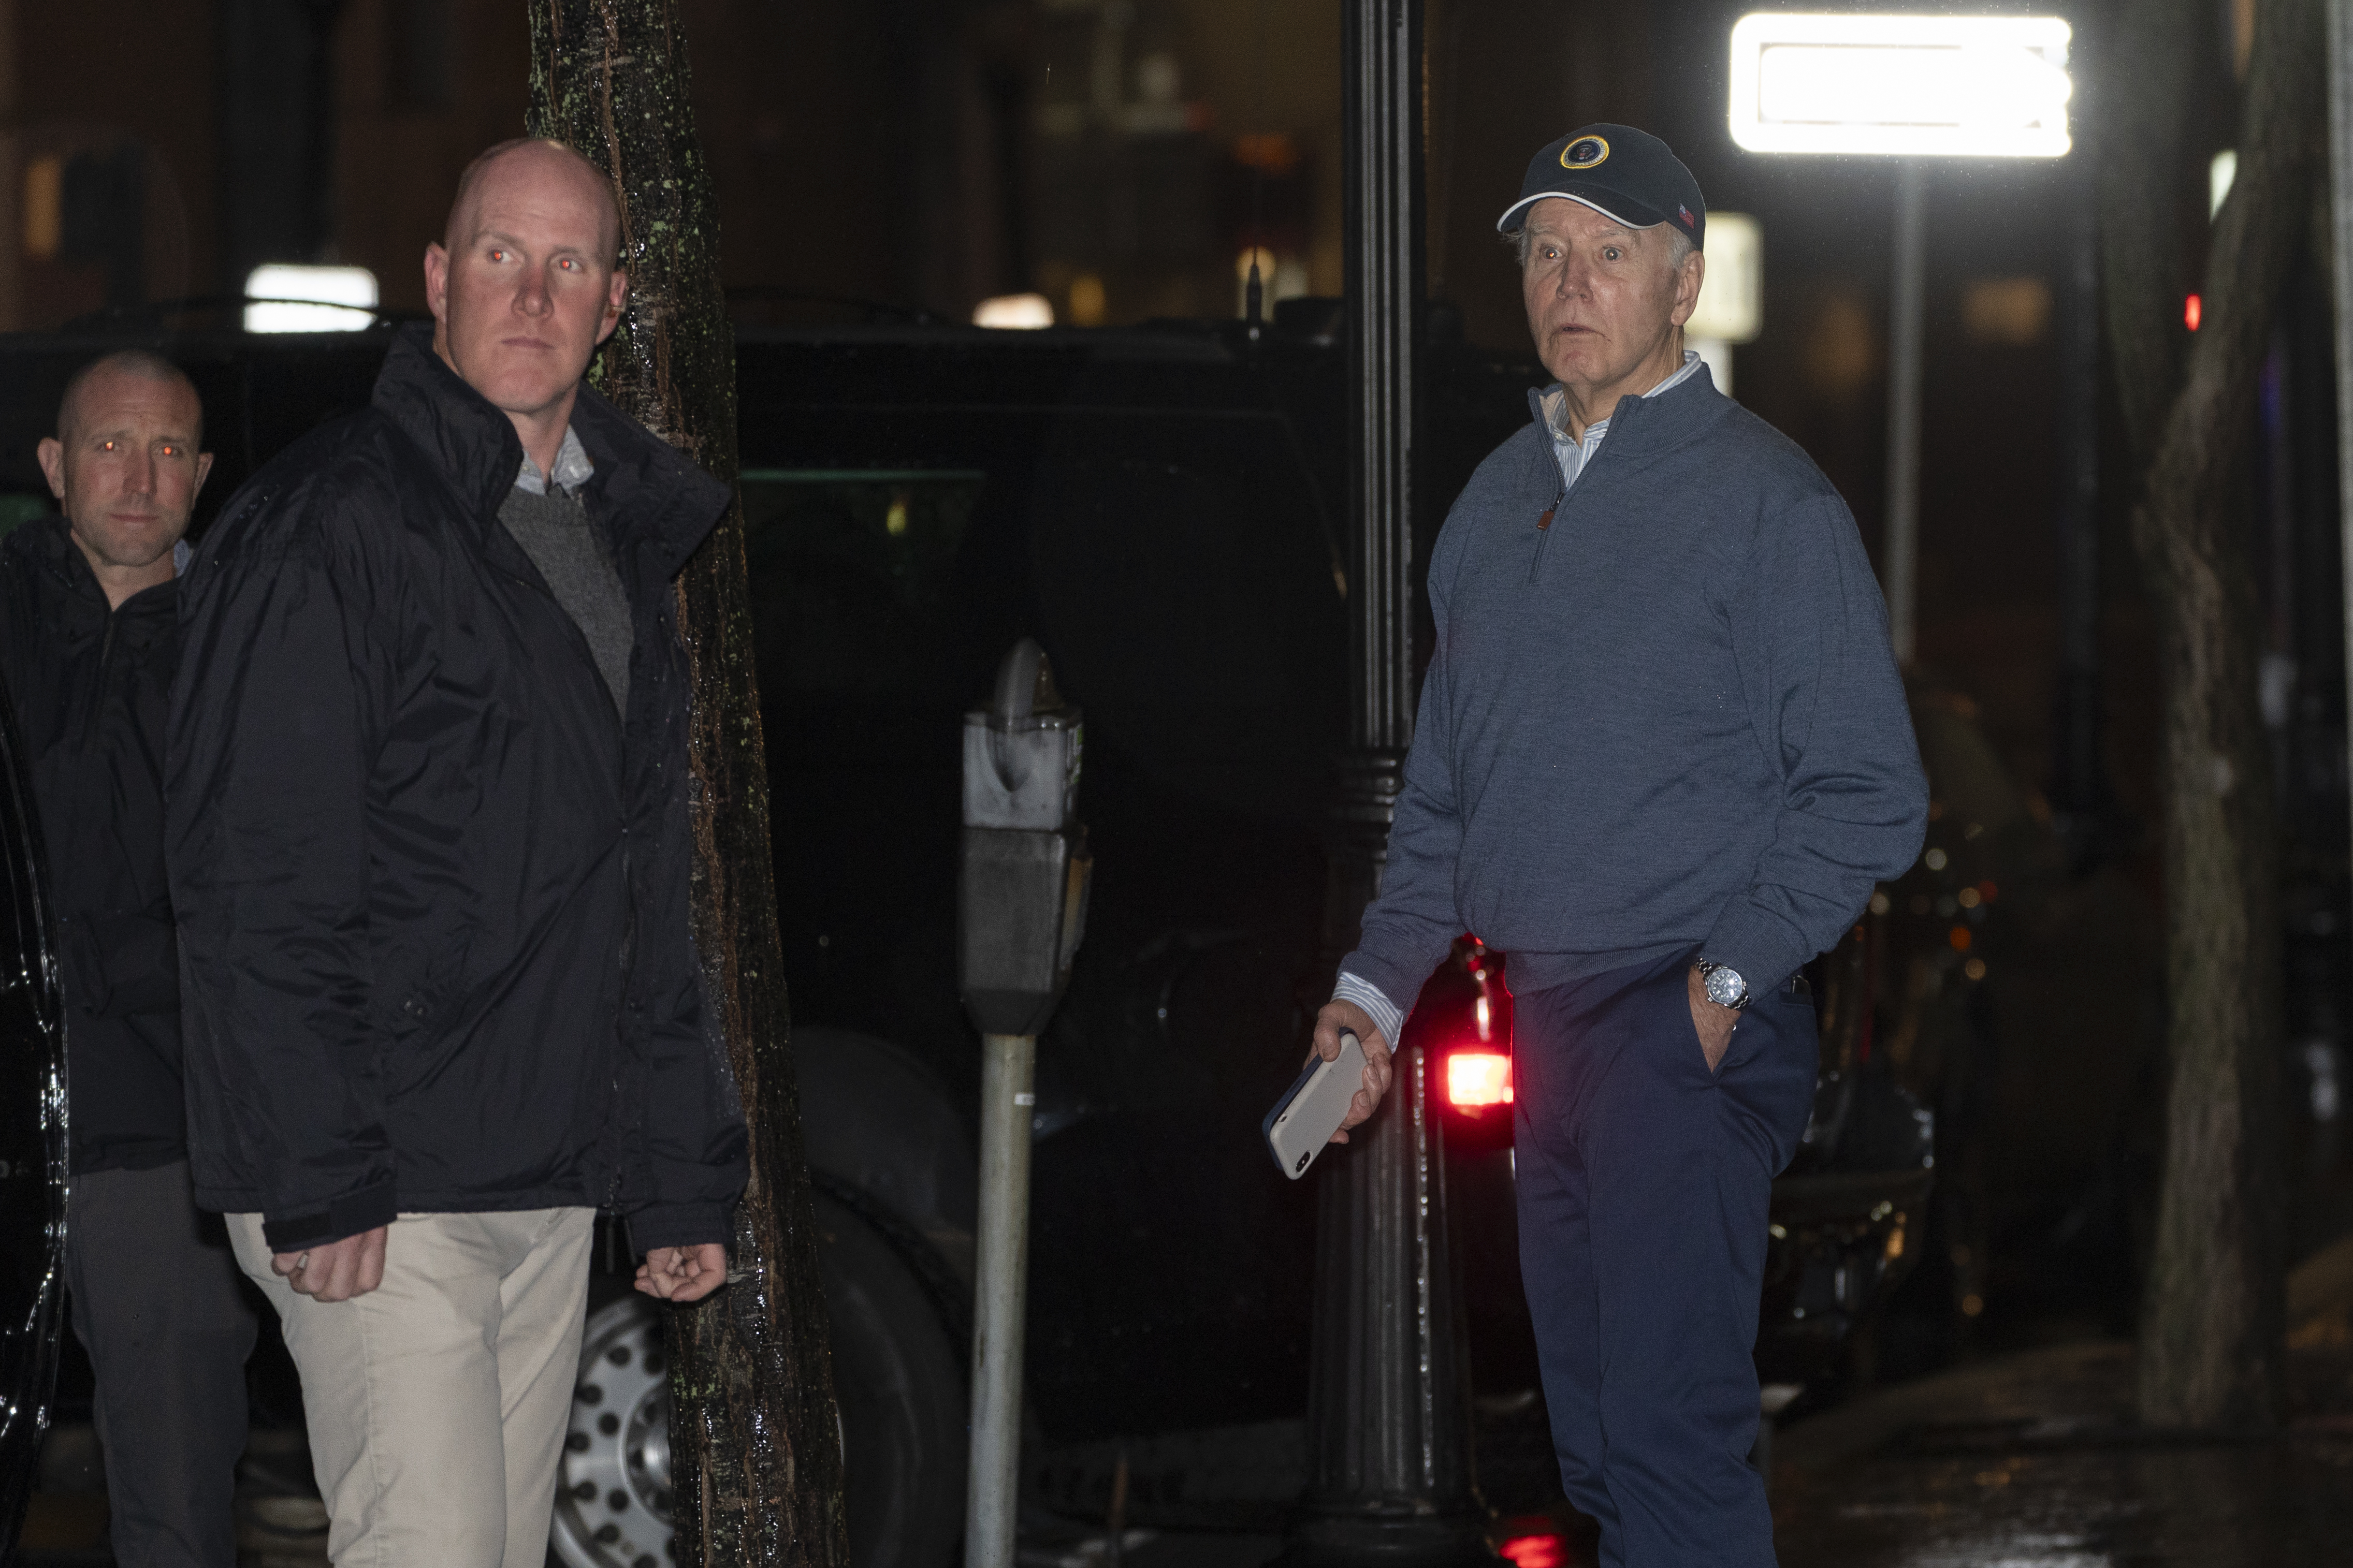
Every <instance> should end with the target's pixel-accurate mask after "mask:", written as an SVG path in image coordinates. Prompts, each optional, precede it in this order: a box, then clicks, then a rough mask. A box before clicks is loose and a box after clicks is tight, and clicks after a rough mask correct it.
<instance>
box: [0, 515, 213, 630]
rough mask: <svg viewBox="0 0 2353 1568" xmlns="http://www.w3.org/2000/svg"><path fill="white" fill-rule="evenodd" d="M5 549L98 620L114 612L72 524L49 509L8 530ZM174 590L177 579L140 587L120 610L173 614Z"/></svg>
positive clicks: (135, 613)
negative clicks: (148, 586) (11, 551)
mask: <svg viewBox="0 0 2353 1568" xmlns="http://www.w3.org/2000/svg"><path fill="white" fill-rule="evenodd" d="M6 548H8V549H10V550H13V551H16V552H19V553H20V554H22V555H24V556H25V557H26V559H27V560H28V561H29V562H30V563H32V566H33V569H34V570H35V571H37V572H39V573H41V574H43V575H45V576H47V578H48V579H49V581H50V583H51V584H53V585H54V586H55V587H56V588H57V589H58V592H60V593H62V594H64V595H66V596H67V597H68V598H69V599H70V600H72V601H73V602H74V603H75V604H76V605H79V606H81V607H82V608H85V609H87V610H89V611H90V613H91V614H92V615H95V616H99V617H100V618H101V619H103V618H104V617H106V616H110V615H112V614H113V613H114V611H115V606H113V605H109V604H108V603H107V602H106V590H105V589H103V588H101V587H100V586H99V584H98V574H97V573H95V572H93V571H91V570H90V559H89V557H87V556H85V555H84V554H82V552H81V546H80V545H79V544H76V543H75V542H74V538H73V525H72V524H70V523H69V522H68V521H66V520H65V518H64V517H63V516H62V515H60V514H58V513H57V512H51V513H49V514H48V515H47V516H46V517H37V518H34V519H32V520H31V521H27V522H24V523H20V524H18V525H17V527H16V529H15V530H14V531H11V532H10V533H9V535H8V539H7V544H6ZM177 590H178V584H177V582H176V580H174V581H173V582H165V583H158V584H155V585H154V586H153V587H150V588H142V589H140V590H139V592H137V593H136V594H133V595H131V597H129V598H127V599H125V600H123V601H122V604H121V611H122V613H123V614H124V615H125V616H129V617H132V618H137V617H139V616H144V615H146V614H148V613H150V612H151V611H160V612H161V613H163V614H164V615H165V616H174V615H175V614H176V604H175V600H176V596H177Z"/></svg>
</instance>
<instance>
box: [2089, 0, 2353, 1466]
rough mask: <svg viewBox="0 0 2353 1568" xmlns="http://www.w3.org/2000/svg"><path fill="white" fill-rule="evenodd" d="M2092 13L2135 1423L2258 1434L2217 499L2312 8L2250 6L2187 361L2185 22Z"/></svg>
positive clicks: (2256, 1303) (2292, 170)
mask: <svg viewBox="0 0 2353 1568" xmlns="http://www.w3.org/2000/svg"><path fill="white" fill-rule="evenodd" d="M2111 15H2112V16H2114V17H2115V20H2116V26H2117V29H2118V32H2119V34H2120V35H2121V36H2120V37H2119V38H2118V40H2117V47H2116V56H2115V58H2116V59H2117V60H2118V62H2119V67H2120V68H2119V69H2118V71H2117V72H2116V73H2115V78H2114V80H2115V84H2116V85H2115V90H2116V91H2118V92H2119V93H2131V94H2134V95H2135V100H2134V101H2130V102H2128V103H2125V104H2120V105H2119V106H2118V108H2119V112H2118V113H2117V114H2116V116H2115V118H2114V121H2113V122H2112V123H2113V124H2114V125H2115V127H2116V130H2115V131H2114V132H2111V133H2110V134H2109V135H2108V136H2107V137H2105V138H2104V141H2103V146H2104V148H2105V151H2106V153H2107V163H2106V165H2105V169H2104V172H2103V184H2104V187H2105V190H2104V199H2103V202H2102V209H2103V221H2104V224H2105V226H2106V228H2105V232H2106V260H2105V272H2106V276H2107V285H2108V290H2109V320H2110V328H2111V338H2112V342H2113V343H2114V347H2115V354H2116V366H2117V372H2118V388H2119V395H2120V397H2121V400H2122V402H2123V404H2124V407H2125V413H2126V425H2127V426H2128V428H2129V429H2130V431H2131V434H2132V437H2133V439H2134V443H2135V447H2136V455H2137V457H2138V458H2142V459H2143V460H2145V461H2146V463H2147V468H2146V475H2147V480H2146V488H2145V490H2144V492H2143V494H2142V496H2141V497H2140V499H2139V501H2138V504H2137V506H2136V508H2135V510H2134V513H2133V545H2134V549H2135V551H2136V552H2137V554H2138V556H2139V558H2140V563H2141V569H2142V572H2143V574H2144V575H2145V577H2146V579H2147V585H2148V590H2149V594H2150V596H2151V598H2152V599H2153V600H2154V601H2155V604H2156V608H2157V612H2158V642H2159V648H2160V661H2159V662H2160V668H2161V669H2162V672H2163V677H2164V680H2165V707H2164V714H2165V719H2164V752H2163V758H2162V763H2161V766H2162V769H2163V781H2164V785H2165V815H2164V832H2163V844H2164V853H2165V868H2166V914H2167V926H2168V938H2167V970H2168V1020H2167V1040H2166V1044H2167V1050H2168V1062H2169V1072H2168V1090H2167V1104H2166V1161H2165V1173H2164V1179H2163V1186H2162V1189H2161V1191H2160V1194H2159V1198H2158V1227H2157V1237H2156V1245H2155V1250H2154V1253H2153V1256H2152V1258H2151V1259H2150V1263H2149V1272H2148V1279H2147V1287H2146V1294H2145V1296H2144V1299H2143V1303H2142V1313H2141V1332H2140V1370H2139V1391H2138V1392H2139V1407H2140V1415H2141V1419H2142V1420H2143V1421H2144V1422H2146V1423H2147V1424H2149V1425H2151V1426H2170V1427H2206V1428H2214V1427H2248V1426H2265V1425H2268V1424H2269V1423H2271V1422H2272V1421H2273V1420H2274V1419H2275V1418H2276V1415H2277V1412H2278V1406H2279V1399H2280V1393H2281V1387H2280V1371H2281V1360H2282V1355H2283V1345H2282V1337H2281V1336H2282V1317H2283V1313H2282V1289H2283V1280H2282V1267H2283V1257H2282V1237H2281V1234H2280V1228H2279V1198H2280V1183H2279V1175H2278V1169H2277V1167H2278V1161H2279V1140H2280V1135H2281V1123H2282V1107H2281V1104H2280V1093H2281V1087H2280V1071H2279V1040H2278V1020H2279V988H2280V973H2279V969H2280V955H2279V918H2280V917H2279V907H2278V887H2277V869H2276V847H2275V844H2274V822H2273V814H2272V798H2271V781H2270V777H2269V773H2270V770H2269V766H2268V755H2267V750H2266V747H2265V743H2264V736H2263V721H2262V717H2261V708H2260V704H2259V702H2258V700H2257V695H2256V650H2257V648H2258V647H2260V646H2261V622H2260V618H2259V613H2258V609H2257V605H2256V600H2255V593H2254V585H2253V577H2252V574H2251V572H2250V570H2249V563H2248V557H2247V552H2246V540H2245V538H2244V537H2243V535H2244V530H2243V528H2241V527H2238V526H2237V525H2238V524H2239V523H2240V521H2241V520H2242V517H2243V513H2242V511H2240V510H2239V509H2238V508H2237V507H2236V506H2235V505H2234V504H2233V498H2234V495H2235V493H2236V490H2237V489H2238V488H2239V483H2238V482H2239V480H2240V479H2241V463H2242V458H2243V455H2244V448H2245V446H2246V437H2247V433H2248V429H2249V426H2250V425H2251V424H2252V422H2253V412H2254V397H2255V386H2256V377H2257V374H2258V373H2259V371H2260V370H2261V367H2262V364H2263V355H2264V352H2265V349H2266V347H2267V345H2268V343H2269V341H2270V333H2271V324H2272V318H2273V313H2274V308H2275V305H2276V302H2277V300H2278V299H2279V296H2280V293H2281V290H2282V288H2283V286H2284V282H2285V280H2286V276H2287V271H2288V268H2289V266H2290V265H2291V263H2292V262H2293V261H2294V259H2295V254H2296V249H2297V247H2298V246H2299V245H2300V244H2301V242H2302V240H2303V238H2304V237H2305V235H2306V233H2307V232H2308V229H2309V221H2308V217H2309V215H2308V204H2309V203H2310V202H2311V201H2312V199H2313V196H2314V153H2315V152H2316V139H2317V136H2318V132H2319V128H2320V123H2321V113H2322V107H2323V106H2322V95H2321V73H2320V59H2321V47H2320V43H2321V40H2320V26H2319V11H2318V8H2317V5H2316V0H2263V6H2262V8H2261V11H2260V13H2259V16H2258V19H2257V24H2256V37H2255V45H2254V53H2253V59H2252V61H2251V63H2250V67H2249V70H2248V76H2247V81H2246V84H2245V94H2244V100H2243V106H2242V114H2241V121H2240V128H2239V137H2238V153H2239V163H2238V175H2237V179H2236V180H2235V182H2234V183H2233V184H2232V189H2231V195H2230V198H2229V200H2228V201H2227V202H2225V203H2224V205H2223V207H2222V210H2221V214H2220V215H2219V217H2218V219H2217V221H2216V222H2215V225H2214V227H2213V232H2212V237H2211V251H2210V260H2209V263H2208V269H2207V277H2206V282H2205V287H2204V289H2202V291H2201V299H2202V304H2203V310H2202V321H2201V323H2200V330H2199V331H2198V332H2197V333H2196V335H2195V336H2194V337H2192V338H2190V340H2189V343H2188V345H2187V353H2186V354H2184V353H2182V352H2181V345H2180V344H2179V337H2178V335H2177V334H2179V331H2180V329H2179V328H2176V327H2174V326H2173V325H2172V323H2173V322H2175V321H2179V320H2180V319H2181V317H2180V310H2181V296H2180V294H2179V291H2178V289H2176V288H2171V287H2167V286H2166V283H2165V281H2164V279H2165V276H2166V273H2167V271H2168V268H2165V267H2164V266H2163V264H2162V262H2161V260H2153V259H2152V258H2163V257H2165V256H2167V255H2169V254H2176V253H2178V237H2179V228H2178V224H2179V217H2180V212H2181V207H2180V202H2179V193H2180V190H2181V187H2182V185H2183V184H2184V182H2183V181H2182V179H2181V178H2180V171H2181V168H2182V163H2181V162H2180V159H2179V153H2180V151H2181V148H2180V147H2179V141H2180V138H2179V135H2178V134H2171V135H2168V132H2167V131H2166V128H2165V122H2166V121H2167V120H2168V118H2171V119H2173V120H2175V121H2178V119H2179V115H2180V113H2181V104H2182V102H2183V100H2184V99H2185V98H2186V96H2187V95H2186V94H2185V93H2184V92H2183V91H2182V90H2181V89H2183V88H2184V87H2185V86H2186V85H2187V82H2188V79H2189V68H2188V56H2187V54H2186V52H2185V51H2186V50H2187V49H2188V48H2189V47H2190V41H2191V40H2192V39H2194V38H2195V37H2198V36H2199V35H2198V32H2197V29H2196V27H2195V26H2193V25H2192V24H2193V21H2194V20H2196V19H2202V18H2203V16H2204V12H2203V10H2202V8H2200V7H2197V6H2194V5H2179V4H2169V5H2123V6H2120V7H2117V8H2116V10H2115V11H2113V12H2112V13H2111ZM2168 35H2170V36H2168ZM2132 67H2137V70H2136V69H2133V68H2132ZM2198 162H2199V163H2200V165H2201V166H2202V162H2203V161H2202V159H2201V160H2199V161H2198ZM2168 340H2170V341H2168ZM2176 365H2179V367H2180V369H2179V373H2178V374H2176V373H2175V372H2174V369H2173V367H2174V366H2176ZM2152 447H2153V450H2152Z"/></svg>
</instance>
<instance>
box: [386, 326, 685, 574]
mask: <svg viewBox="0 0 2353 1568" xmlns="http://www.w3.org/2000/svg"><path fill="white" fill-rule="evenodd" d="M374 401H375V408H376V411H377V412H378V413H380V414H382V415H383V416H385V418H387V419H389V420H391V421H392V423H393V424H394V425H395V426H397V427H398V428H399V430H400V431H401V433H402V434H404V435H406V437H408V438H409V439H410V440H411V441H413V442H415V443H416V444H417V447H418V448H419V449H421V450H422V451H423V452H424V453H425V454H426V456H427V458H430V459H431V460H432V461H433V463H434V464H435V466H436V467H438V468H439V469H440V470H441V472H442V475H443V477H444V478H446V479H448V481H449V483H450V484H451V485H452V486H454V487H455V488H456V489H457V491H458V493H459V495H460V496H462V497H464V498H465V500H466V501H467V503H468V506H469V510H470V512H471V514H472V516H473V517H474V519H475V521H477V522H478V523H480V524H482V525H485V526H487V525H488V524H490V523H491V522H492V521H495V520H496V518H497V516H498V510H499V507H500V505H501V503H502V502H503V501H504V500H506V498H507V492H508V491H510V490H512V489H514V482H515V476H516V475H517V474H518V473H520V472H521V471H522V456H523V453H522V439H521V438H520V437H517V436H516V435H515V429H514V423H513V421H512V420H510V419H509V418H508V417H507V416H506V415H505V414H504V413H502V412H501V410H500V409H499V408H498V407H497V406H496V405H493V404H492V403H491V401H490V399H488V398H486V397H484V396H483V395H481V394H480V393H479V392H476V391H475V390H474V389H473V388H472V387H470V386H469V385H467V384H466V383H465V382H464V381H463V380H461V379H459V375H458V373H457V372H455V371H453V370H451V369H450V368H449V366H448V363H446V362H445V361H444V360H443V359H442V358H441V356H440V355H439V354H438V353H434V352H433V327H432V323H430V322H422V321H420V322H414V323H411V324H409V325H407V326H404V327H402V328H400V329H399V331H396V333H395V334H394V335H393V341H392V348H391V349H390V351H389V352H388V353H385V359H384V369H383V371H382V372H381V373H379V374H378V375H377V376H376V383H375V399H374ZM572 429H573V431H574V433H575V434H576V435H577V436H578V437H580V444H581V445H582V447H585V448H586V450H587V453H588V457H589V460H590V461H592V462H593V463H595V464H596V476H595V477H594V478H593V479H590V481H589V485H588V494H589V496H590V498H591V500H590V504H591V507H592V509H594V510H597V511H599V512H601V513H602V515H604V516H605V517H607V519H609V520H610V521H609V526H611V527H612V529H613V530H614V538H615V541H616V542H617V543H618V544H620V545H621V546H623V547H624V548H628V547H629V546H631V545H638V544H642V545H648V546H650V547H651V550H652V554H653V562H654V563H655V564H658V565H659V567H660V569H661V571H662V574H663V575H664V576H665V577H667V576H670V575H674V574H676V573H677V571H678V569H679V568H680V567H681V566H683V565H685V564H686V560H687V557H688V556H690V555H691V554H693V553H694V551H695V547H696V546H697V545H700V544H701V543H702V541H703V538H704V536H705V535H707V534H708V533H710V531H711V530H712V526H713V525H714V524H715V523H717V522H718V521H719V514H720V512H721V511H722V510H723V509H724V508H725V506H726V504H727V500H728V496H729V493H730V492H729V490H728V488H727V487H726V486H724V485H723V484H721V483H720V482H719V481H718V480H716V479H712V477H711V476H710V475H708V474H706V473H704V472H703V471H702V469H700V468H696V467H695V466H694V465H693V464H692V463H691V462H689V461H687V459H686V458H684V457H683V456H681V454H680V453H679V452H678V451H677V450H676V449H675V448H673V447H670V444H669V443H667V442H665V441H662V440H660V439H659V438H657V437H654V436H653V435H652V434H651V433H649V431H648V430H647V429H646V428H645V426H642V425H639V424H638V422H637V421H636V420H634V419H631V418H629V417H628V416H626V415H624V414H623V413H622V412H621V411H620V410H619V409H617V408H615V407H614V406H613V405H612V404H610V403H609V402H607V401H606V399H605V397H604V395H602V394H600V393H599V392H597V390H596V388H595V387H593V386H590V385H589V384H586V382H583V383H582V384H581V386H580V395H579V396H578V397H577V398H576V399H575V401H574V403H573V405H572Z"/></svg>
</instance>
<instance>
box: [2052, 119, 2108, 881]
mask: <svg viewBox="0 0 2353 1568" xmlns="http://www.w3.org/2000/svg"><path fill="white" fill-rule="evenodd" d="M2086 129H2088V128H2086ZM2073 159H2074V161H2075V162H2076V163H2078V164H2079V165H2080V170H2079V172H2078V173H2077V174H2076V177H2075V179H2074V180H2073V184H2075V185H2077V186H2078V187H2079V190H2080V196H2079V199H2077V200H2076V201H2074V202H2072V203H2070V204H2069V211H2068V217H2067V270H2066V275H2065V286H2064V290H2063V297H2062V298H2061V300H2060V304H2059V321H2060V328H2059V332H2060V336H2059V345H2058V347H2059V399H2060V411H2059V621H2060V657H2059V704H2058V706H2059V713H2058V721H2059V722H2058V731H2059V734H2058V745H2057V747H2056V748H2055V749H2056V752H2057V765H2056V766H2055V767H2054V768H2053V769H2052V773H2053V774H2054V775H2055V776H2054V777H2053V779H2052V795H2054V796H2055V797H2056V799H2055V801H2054V804H2055V805H2057V806H2058V816H2059V822H2058V826H2059V828H2060V832H2061V836H2062V837H2063V839H2064V840H2065V841H2066V844H2067V847H2068V852H2069V854H2070V857H2071V858H2073V860H2074V862H2075V863H2076V865H2077V867H2078V868H2084V867H2085V866H2087V865H2088V864H2089V863H2090V862H2091V861H2092V860H2093V859H2094V858H2096V857H2097V856H2098V854H2099V839H2100V827H2101V824H2102V822H2103V820H2104V818H2105V815H2106V812H2107V807H2108V791H2107V778H2106V773H2105V768H2104V766H2103V763H2102V760H2101V756H2100V728H2101V725H2100V720H2101V713H2100V381H2099V373H2100V274H2099V264H2100V254H2099V249H2100V247H2099V222H2098V217H2097V211H2096V209H2097V205H2098V204H2097V203H2096V202H2094V200H2093V199H2092V197H2093V191H2092V188H2091V187H2092V173H2091V171H2092V157H2091V153H2090V149H2089V148H2088V147H2086V146H2085V145H2084V140H2083V139H2082V138H2080V137H2079V139H2078V142H2077V144H2076V147H2075V151H2074V154H2073Z"/></svg>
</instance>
